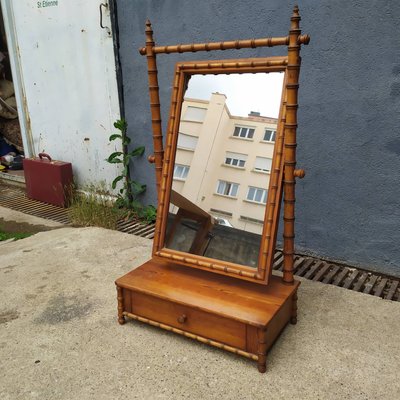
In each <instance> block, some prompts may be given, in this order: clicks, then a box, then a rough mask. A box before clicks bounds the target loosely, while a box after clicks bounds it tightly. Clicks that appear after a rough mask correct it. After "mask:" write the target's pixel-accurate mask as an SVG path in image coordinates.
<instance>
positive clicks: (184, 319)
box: [178, 314, 187, 324]
mask: <svg viewBox="0 0 400 400" xmlns="http://www.w3.org/2000/svg"><path fill="white" fill-rule="evenodd" d="M186 320H187V316H186V315H185V314H182V315H181V316H179V317H178V322H179V323H180V324H184V323H185V322H186Z"/></svg>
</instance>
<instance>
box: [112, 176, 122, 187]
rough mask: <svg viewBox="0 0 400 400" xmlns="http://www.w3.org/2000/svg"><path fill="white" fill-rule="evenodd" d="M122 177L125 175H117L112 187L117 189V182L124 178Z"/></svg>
mask: <svg viewBox="0 0 400 400" xmlns="http://www.w3.org/2000/svg"><path fill="white" fill-rule="evenodd" d="M122 179H124V176H123V175H120V176H117V177H116V178H115V179H114V180H113V181H112V184H111V187H112V188H113V189H115V188H116V187H117V183H118V182H119V181H120V180H122Z"/></svg>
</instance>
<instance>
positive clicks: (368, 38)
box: [117, 0, 400, 275]
mask: <svg viewBox="0 0 400 400" xmlns="http://www.w3.org/2000/svg"><path fill="white" fill-rule="evenodd" d="M292 7H293V3H292V2H289V1H287V0H269V1H268V0H253V1H239V0H230V1H198V0H197V1H194V0H166V1H160V0H154V1H149V0H143V1H132V0H117V8H118V22H119V30H120V46H121V47H120V57H121V63H122V72H123V87H124V97H125V113H126V118H127V120H128V123H129V134H130V136H131V138H132V139H133V140H134V142H135V143H136V144H144V145H146V157H147V154H151V153H152V139H151V124H150V107H149V97H148V88H147V70H146V59H145V58H144V57H142V56H140V55H139V53H138V51H137V50H138V48H139V47H141V46H143V45H144V40H145V38H144V23H145V20H146V18H147V17H148V18H150V20H151V22H152V23H153V28H154V35H155V39H156V42H157V43H158V44H159V45H164V44H178V43H192V42H205V41H220V40H233V39H245V38H253V37H266V36H285V35H287V32H288V27H289V18H290V15H291V13H292ZM299 7H300V12H301V15H302V22H301V25H302V28H303V32H304V33H308V34H310V35H311V43H310V45H309V46H304V47H303V48H302V60H303V61H302V70H301V77H300V92H299V104H300V109H299V114H298V117H299V118H298V119H299V129H298V143H299V145H298V157H297V159H298V167H300V168H304V169H305V170H306V172H307V175H306V178H305V179H303V180H302V181H299V183H298V185H297V198H298V202H297V215H296V233H297V237H296V244H297V247H298V248H302V249H307V250H309V251H312V252H315V253H316V254H318V255H321V256H325V257H328V258H331V259H338V260H343V261H346V262H349V263H354V264H357V263H359V264H361V265H363V266H364V267H367V268H370V269H376V270H380V271H382V272H386V273H389V274H396V275H400V207H399V199H400V178H399V177H400V28H399V26H400V24H399V15H400V2H399V1H398V0H388V1H385V0H376V1H372V0H364V1H360V0H352V1H348V0H336V1H333V0H318V1H317V0H314V1H312V0H308V1H307V0H305V1H300V2H299ZM281 50H282V49H281ZM278 54H282V53H279V50H278V49H265V48H261V49H255V50H254V49H253V50H243V51H240V52H238V51H237V50H236V51H224V52H214V53H213V54H212V57H213V58H231V57H232V58H233V57H236V56H267V55H278ZM208 57H210V54H207V53H195V54H190V53H187V54H183V55H160V56H158V67H159V83H160V89H161V91H160V96H161V103H162V113H163V115H162V116H163V124H164V127H165V125H166V121H167V116H168V112H169V101H170V89H171V81H172V74H173V67H174V63H175V62H176V61H178V60H189V59H202V58H208ZM132 173H133V175H134V177H135V178H137V179H138V180H140V181H142V182H145V183H147V184H148V190H147V193H146V196H145V198H144V202H146V203H153V204H154V203H155V202H156V192H155V178H154V168H153V166H151V165H150V164H148V163H147V161H146V160H145V158H143V160H140V161H137V162H136V163H135V166H134V168H133V170H132Z"/></svg>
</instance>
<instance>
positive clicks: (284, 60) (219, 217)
mask: <svg viewBox="0 0 400 400" xmlns="http://www.w3.org/2000/svg"><path fill="white" fill-rule="evenodd" d="M299 21H300V16H299V10H298V8H297V7H295V8H294V11H293V15H292V17H291V26H290V31H289V35H288V36H286V37H278V38H263V39H251V40H238V41H232V42H218V43H205V44H189V45H177V46H155V43H154V40H153V31H152V28H151V25H150V22H149V21H147V23H146V46H145V47H144V48H142V49H141V50H140V53H141V54H142V55H146V57H147V63H148V75H149V89H150V102H151V114H152V128H153V141H154V156H152V157H150V158H149V161H150V162H154V163H155V168H156V183H157V189H158V209H157V221H156V229H155V236H154V243H153V252H152V258H151V260H149V261H148V262H146V263H145V264H143V265H141V266H140V267H138V268H136V269H134V270H132V271H131V272H129V273H128V274H126V275H125V276H123V277H121V278H119V279H117V281H116V285H117V294H118V321H119V323H120V324H123V323H124V322H125V319H126V318H130V319H133V320H138V321H141V322H145V323H147V324H150V325H153V326H157V327H160V328H163V329H166V330H168V331H172V332H175V333H178V334H180V335H183V336H186V337H189V338H192V339H196V340H198V341H200V342H203V343H206V344H209V345H212V346H215V347H218V348H221V349H224V350H227V351H230V352H233V353H236V354H239V355H242V356H244V357H248V358H250V359H252V360H255V361H257V364H258V370H259V371H260V372H265V371H266V354H267V351H268V349H269V348H270V347H271V345H272V344H273V342H274V341H275V340H276V338H277V337H278V335H279V334H280V332H281V331H282V330H283V328H284V327H285V326H286V324H287V323H288V322H291V323H292V324H295V323H296V318H297V288H298V286H299V282H297V281H295V280H294V279H293V254H294V205H295V193H294V187H295V178H302V177H304V171H303V170H297V169H295V165H296V154H295V152H296V128H297V91H298V77H299V70H300V56H299V52H300V46H301V45H302V44H308V42H309V40H310V39H309V36H308V35H301V31H300V29H299ZM261 46H264V47H272V46H288V54H287V55H285V56H282V57H268V58H247V59H229V60H212V61H190V62H178V63H177V64H176V67H175V74H174V78H173V87H172V100H171V109H170V116H169V122H168V128H167V135H166V148H165V153H164V150H163V140H162V133H161V117H160V101H159V89H158V79H157V65H156V54H162V53H164V54H168V53H183V52H197V51H214V50H225V49H241V48H255V47H261ZM282 194H283V201H284V213H283V214H284V215H283V220H284V249H283V253H284V267H283V276H282V277H278V276H273V275H272V265H273V262H274V253H275V245H276V237H277V231H278V223H279V215H280V206H281V201H282Z"/></svg>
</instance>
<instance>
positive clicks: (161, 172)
mask: <svg viewBox="0 0 400 400" xmlns="http://www.w3.org/2000/svg"><path fill="white" fill-rule="evenodd" d="M300 19H301V18H300V15H299V9H298V7H297V6H295V7H294V9H293V14H292V16H291V24H290V31H289V35H288V36H287V37H279V38H262V39H249V40H236V41H231V42H215V43H200V44H187V45H176V46H158V47H156V46H155V42H154V39H153V30H152V27H151V23H150V21H149V20H147V21H146V46H145V47H143V48H141V49H140V54H142V55H146V57H147V64H148V77H149V91H150V106H151V115H152V128H153V144H154V156H150V157H149V161H150V162H154V163H155V167H156V183H157V193H158V209H157V220H156V228H155V235H154V242H153V256H155V257H160V258H164V259H170V260H173V261H174V262H176V263H179V264H183V265H186V266H190V267H194V268H199V269H205V270H210V271H213V272H216V273H219V274H223V275H231V276H234V277H237V278H239V279H244V280H248V281H254V282H257V283H263V284H267V283H268V280H269V277H270V275H271V272H272V264H273V253H274V248H275V244H276V235H277V229H278V219H279V214H280V205H281V199H282V191H283V195H284V216H283V220H284V233H283V238H284V246H283V254H284V267H283V278H282V279H283V281H284V282H285V283H287V284H293V282H294V279H293V255H294V237H295V235H294V220H295V208H294V207H295V177H298V178H302V177H304V174H305V173H304V171H303V170H296V169H295V166H296V129H297V107H298V105H297V93H298V86H299V85H298V79H299V71H300V47H301V44H308V43H309V41H310V37H309V36H308V35H301V30H300ZM282 45H288V56H287V57H270V58H253V59H232V60H220V61H197V62H187V63H185V62H183V63H177V64H176V68H175V75H174V81H173V90H172V96H171V97H172V98H171V110H170V116H169V122H168V128H167V141H166V154H165V159H164V150H163V142H162V131H161V113H160V100H159V87H158V79H157V64H156V54H162V53H165V54H169V53H184V52H197V51H213V50H226V49H241V48H256V47H273V46H282ZM274 71H284V72H285V82H284V90H283V95H282V101H283V106H282V107H281V111H280V115H279V118H278V119H279V126H278V133H277V136H278V138H277V140H276V143H275V149H274V156H273V169H272V171H271V172H272V173H271V178H270V185H269V192H268V201H267V205H266V214H265V219H264V228H263V233H262V240H261V248H260V254H259V263H258V270H256V271H255V270H254V268H250V267H246V266H242V265H239V264H234V263H230V262H224V261H220V260H216V259H211V258H207V257H202V256H198V255H193V254H189V253H184V252H180V251H176V250H171V249H166V248H163V244H164V241H165V231H166V225H167V214H168V205H169V193H170V189H171V187H172V176H173V165H174V159H175V152H174V149H175V148H176V142H177V136H178V133H177V132H178V127H179V117H180V113H181V103H182V101H183V95H184V90H185V88H186V85H187V82H188V77H190V76H191V75H193V74H207V73H213V74H218V73H220V74H222V73H223V74H227V73H245V72H274ZM282 186H283V188H282ZM271 193H273V194H271Z"/></svg>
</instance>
